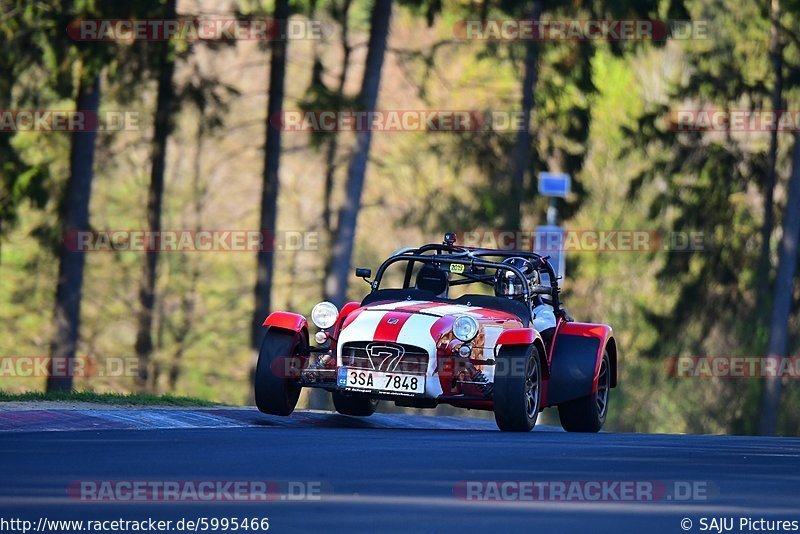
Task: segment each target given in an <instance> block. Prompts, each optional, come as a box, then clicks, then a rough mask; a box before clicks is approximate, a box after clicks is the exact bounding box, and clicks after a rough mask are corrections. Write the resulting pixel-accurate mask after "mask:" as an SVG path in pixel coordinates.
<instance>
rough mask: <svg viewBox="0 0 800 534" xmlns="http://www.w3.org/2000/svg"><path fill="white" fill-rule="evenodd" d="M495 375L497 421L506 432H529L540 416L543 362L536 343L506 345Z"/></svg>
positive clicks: (501, 351)
mask: <svg viewBox="0 0 800 534" xmlns="http://www.w3.org/2000/svg"><path fill="white" fill-rule="evenodd" d="M495 366H496V368H495V377H494V420H495V421H496V422H497V426H498V428H500V430H503V431H506V432H529V431H530V430H531V429H532V428H533V427H534V425H535V424H536V418H537V417H538V415H539V400H540V396H541V389H542V387H541V386H542V373H541V361H540V360H539V351H538V350H537V349H536V347H535V346H534V345H528V346H511V347H508V348H502V349H501V350H500V353H499V354H498V355H497V363H496V364H495Z"/></svg>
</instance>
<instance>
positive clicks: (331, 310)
mask: <svg viewBox="0 0 800 534" xmlns="http://www.w3.org/2000/svg"><path fill="white" fill-rule="evenodd" d="M337 317H339V308H337V307H336V305H335V304H333V303H331V302H328V301H323V302H320V303H319V304H317V305H316V306H314V308H313V309H312V310H311V322H313V323H314V324H315V325H316V326H317V328H321V329H322V330H325V329H328V328H330V327H332V326H333V325H335V324H336V318H337Z"/></svg>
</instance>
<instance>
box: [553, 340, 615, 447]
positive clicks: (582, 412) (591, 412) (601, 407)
mask: <svg viewBox="0 0 800 534" xmlns="http://www.w3.org/2000/svg"><path fill="white" fill-rule="evenodd" d="M610 390H611V361H610V359H609V357H608V351H604V352H603V360H602V361H601V362H600V371H599V373H598V378H597V391H596V392H594V393H592V394H591V395H587V396H585V397H581V398H580V399H575V400H572V401H569V402H565V403H564V404H560V405H559V406H558V418H559V419H561V426H562V427H563V428H564V430H566V431H567V432H599V431H600V429H601V428H603V425H604V424H605V422H606V416H607V415H608V398H609V392H610Z"/></svg>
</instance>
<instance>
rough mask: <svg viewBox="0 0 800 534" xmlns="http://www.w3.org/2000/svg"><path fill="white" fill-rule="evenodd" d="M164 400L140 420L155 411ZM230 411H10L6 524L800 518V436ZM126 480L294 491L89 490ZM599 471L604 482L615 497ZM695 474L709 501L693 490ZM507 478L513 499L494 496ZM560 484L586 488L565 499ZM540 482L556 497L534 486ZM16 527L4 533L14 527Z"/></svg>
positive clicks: (556, 523)
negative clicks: (501, 428) (82, 421)
mask: <svg viewBox="0 0 800 534" xmlns="http://www.w3.org/2000/svg"><path fill="white" fill-rule="evenodd" d="M120 412H121V411H120ZM153 412H155V411H140V413H139V415H138V418H139V419H140V420H142V421H145V422H146V421H148V420H149V419H148V417H147V414H150V415H152V414H153ZM176 412H177V411H176ZM189 413H190V412H188V411H187V412H185V414H189ZM229 414H230V417H233V418H234V419H235V420H237V421H239V423H241V425H242V426H226V425H219V426H215V425H210V426H212V427H210V428H194V427H192V426H193V425H191V424H187V425H184V428H158V426H159V425H152V424H151V425H149V426H148V425H146V424H145V425H144V426H143V427H142V429H116V428H111V429H94V430H67V429H65V428H60V429H59V430H60V431H28V430H26V429H25V428H21V427H20V425H19V424H17V426H16V427H14V425H12V424H10V423H8V421H9V420H11V419H9V418H10V417H11V418H12V419H13V417H12V416H9V415H8V414H6V419H5V427H4V426H3V422H4V419H3V414H0V429H2V428H6V431H0V521H2V519H9V518H25V519H29V520H32V521H34V524H38V519H39V518H40V517H46V518H47V519H49V520H53V519H82V520H89V519H92V520H103V519H108V520H111V519H119V518H123V519H128V520H131V519H145V518H148V517H152V518H153V519H156V520H159V519H160V520H172V521H173V522H174V521H177V520H179V519H180V518H186V519H196V518H200V517H206V518H209V519H210V518H217V519H220V518H223V517H238V518H243V517H268V518H269V526H270V529H269V531H270V532H296V531H315V532H346V531H352V532H491V533H497V532H528V533H539V532H545V533H551V532H552V533H570V532H581V533H595V532H636V533H642V532H644V533H648V532H685V530H683V529H682V528H681V520H682V519H684V518H686V519H690V520H691V521H692V523H693V526H692V528H691V529H690V530H689V531H690V532H701V530H700V526H701V523H700V519H701V518H703V517H706V518H714V517H716V518H722V517H724V518H734V521H735V525H734V526H735V528H734V530H733V532H739V531H740V530H739V529H738V527H739V520H740V518H742V517H745V518H746V517H750V518H753V519H754V520H758V519H760V518H764V519H770V520H774V519H786V520H794V521H798V522H800V439H765V438H756V437H727V436H682V435H636V434H613V433H603V434H598V435H582V434H567V433H564V432H560V431H555V429H552V428H543V429H538V428H537V431H534V432H532V433H529V434H507V433H500V432H497V431H495V430H493V424H492V423H491V422H487V421H475V420H470V419H459V418H454V417H448V418H437V417H435V416H432V417H417V416H389V415H377V416H374V417H373V418H370V419H369V420H358V419H355V418H349V417H344V416H339V415H333V414H322V413H299V414H296V415H295V416H293V417H292V418H289V419H281V418H271V417H267V416H262V415H261V414H258V413H257V412H254V411H252V410H239V411H230V412H229ZM61 415H62V416H64V417H67V415H69V414H67V413H66V412H63V413H61ZM58 416H59V413H55V416H54V417H53V420H58ZM73 416H74V413H73ZM16 417H17V419H16V420H17V422H18V423H19V421H24V420H26V419H25V417H26V414H24V413H21V412H16ZM28 417H29V419H31V418H32V419H35V417H33V414H28ZM38 417H42V416H41V414H40V415H39V416H38ZM120 417H121V416H120ZM131 417H132V416H131ZM187 417H188V416H184V419H183V420H186V418H187ZM162 426H166V425H162ZM197 426H201V427H202V426H203V425H202V424H198V425H197ZM9 429H10V430H11V431H9ZM15 430H16V431H15ZM82 481H83V482H86V481H95V483H96V481H100V482H103V481H110V482H108V483H107V484H106V485H105V486H102V485H96V486H89V488H90V489H89V493H88V494H87V493H85V494H84V500H81V492H80V483H81V482H82ZM120 481H123V482H125V481H156V482H163V481H173V482H175V481H178V482H179V483H180V484H182V485H181V486H180V488H181V491H186V490H187V488H188V487H190V486H193V485H192V484H189V485H186V483H185V482H181V481H270V482H269V486H268V487H269V492H275V491H277V492H278V493H280V496H276V495H270V498H271V499H272V498H273V497H274V500H271V501H270V502H246V503H234V502H230V501H229V500H224V501H218V502H213V503H197V502H188V503H187V502H181V503H174V502H169V503H164V502H150V501H144V502H142V501H136V502H119V501H113V500H111V501H108V499H106V500H105V501H104V502H99V503H98V502H87V501H86V500H85V498H86V496H87V495H88V496H89V497H93V496H97V497H101V495H100V493H92V491H93V490H91V488H97V491H99V492H102V488H103V487H105V488H106V489H108V488H114V491H117V492H118V493H117V496H118V497H124V496H125V495H129V494H126V493H125V492H124V490H125V488H126V486H124V485H120ZM468 481H471V482H472V485H470V486H469V491H470V492H471V493H470V494H469V495H470V496H471V497H472V498H470V499H467V498H466V496H467V492H468V489H467V488H468V486H467V484H470V482H468ZM486 481H528V484H527V485H525V484H521V485H520V484H518V485H512V486H509V485H506V486H500V485H494V484H492V483H490V482H486ZM598 481H605V484H604V485H603V486H600V487H602V488H605V491H606V495H605V497H604V498H601V500H597V499H596V495H597V494H596V493H595V492H594V489H595V488H597V487H598V484H597V482H598ZM619 481H622V482H626V481H627V482H628V484H627V485H626V486H624V487H628V488H630V487H631V485H630V482H634V483H637V482H638V485H634V486H633V487H634V488H638V490H639V494H638V495H637V494H635V493H634V495H633V498H632V499H631V498H630V497H631V496H630V495H628V496H627V497H626V496H625V495H623V490H622V488H623V486H622V485H620V486H615V485H614V482H619ZM290 482H295V483H300V482H302V483H306V485H305V486H301V485H300V484H295V485H294V486H292V488H294V489H293V490H292V491H295V492H297V493H300V492H301V491H302V490H300V489H299V488H301V487H303V488H305V491H308V492H310V493H312V494H313V493H315V492H317V491H319V492H320V493H321V497H319V498H317V499H313V500H302V501H293V500H292V498H290V497H289V496H288V495H289V493H288V492H289V491H290V486H289V484H290ZM533 482H545V483H547V485H546V486H542V485H541V484H539V486H533V485H532V484H533ZM676 483H677V485H676ZM112 484H113V485H112ZM476 484H477V485H476ZM692 485H694V486H693V487H694V488H695V489H694V490H692V491H694V497H695V498H693V499H692V498H690V499H689V500H683V499H684V497H686V495H685V494H688V493H691V492H690V491H689V490H688V489H687V488H690V487H692ZM85 487H86V486H84V488H85ZM250 487H254V486H250ZM259 488H260V486H259ZM501 488H505V491H506V494H505V497H506V499H505V500H504V499H503V498H502V497H503V495H502V494H500V495H499V497H500V499H498V494H496V493H492V492H493V490H495V489H497V490H500V489H501ZM516 488H523V490H525V488H533V489H531V490H529V495H531V496H533V498H532V497H531V496H528V497H524V498H523V499H517V498H515V495H514V492H515V489H516ZM544 488H546V489H544ZM559 488H562V489H563V488H566V490H565V491H573V494H572V496H571V497H570V498H569V499H568V500H567V499H565V498H562V497H561V496H560V494H559V493H558V492H559ZM253 491H254V492H256V494H258V491H259V489H258V488H256V489H254V490H253ZM537 491H552V495H550V496H545V497H544V498H543V499H541V498H535V497H536V495H537V493H536V492H537ZM601 491H602V490H601ZM575 492H579V493H580V494H578V493H575ZM538 495H539V496H542V495H545V494H543V493H538ZM475 497H479V498H480V497H487V498H489V500H475ZM618 497H619V498H624V499H625V500H622V501H620V500H614V499H615V498H618ZM222 498H223V499H229V497H226V495H225V494H224V492H223V494H222ZM650 499H652V500H650ZM0 524H1V523H0ZM173 524H174V523H173ZM684 524H685V525H686V523H684ZM5 526H6V528H5V529H4V528H0V531H3V532H6V531H11V530H9V524H6V525H5ZM744 531H746V530H744Z"/></svg>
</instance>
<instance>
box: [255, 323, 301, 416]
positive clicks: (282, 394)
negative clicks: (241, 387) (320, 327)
mask: <svg viewBox="0 0 800 534" xmlns="http://www.w3.org/2000/svg"><path fill="white" fill-rule="evenodd" d="M305 352H306V340H305V337H304V336H303V335H302V334H298V333H296V332H289V331H286V330H279V329H275V328H269V329H268V330H267V333H266V335H264V341H263V342H262V343H261V351H260V352H259V354H258V363H257V364H256V375H255V394H256V406H258V409H259V410H260V411H262V412H264V413H268V414H272V415H290V414H291V413H292V412H293V411H294V407H295V406H297V400H298V399H299V398H300V391H301V390H302V389H303V387H302V386H301V385H300V384H299V383H298V378H299V377H298V376H292V375H293V374H294V373H292V372H291V371H292V370H293V369H295V368H299V367H297V366H296V365H295V363H296V362H294V361H293V360H292V357H294V356H304V355H305Z"/></svg>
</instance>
